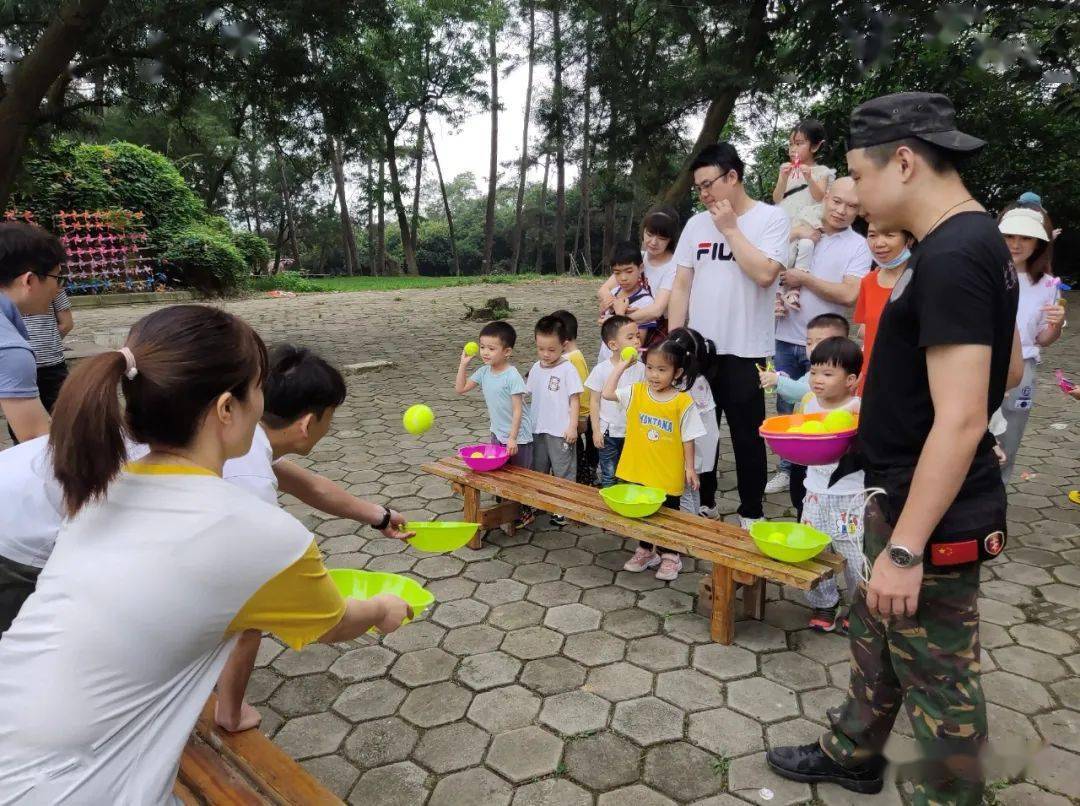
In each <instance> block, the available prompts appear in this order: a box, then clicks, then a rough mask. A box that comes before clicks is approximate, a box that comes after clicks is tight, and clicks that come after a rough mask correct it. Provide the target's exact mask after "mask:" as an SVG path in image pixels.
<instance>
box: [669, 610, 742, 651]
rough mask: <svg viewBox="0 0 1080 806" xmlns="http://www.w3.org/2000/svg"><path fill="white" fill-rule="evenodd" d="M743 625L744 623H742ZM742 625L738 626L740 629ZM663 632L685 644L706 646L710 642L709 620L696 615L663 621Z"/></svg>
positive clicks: (684, 614) (674, 617) (685, 615)
mask: <svg viewBox="0 0 1080 806" xmlns="http://www.w3.org/2000/svg"><path fill="white" fill-rule="evenodd" d="M744 623H745V622H744ZM741 627H742V625H740V629H741ZM663 629H664V632H665V633H666V634H667V635H670V636H671V637H672V638H674V639H675V640H677V641H682V642H683V643H686V644H708V643H711V642H712V636H711V635H710V634H709V620H708V619H706V618H704V617H703V616H699V615H698V614H697V613H680V614H679V615H677V616H672V617H671V618H666V619H664V623H663Z"/></svg>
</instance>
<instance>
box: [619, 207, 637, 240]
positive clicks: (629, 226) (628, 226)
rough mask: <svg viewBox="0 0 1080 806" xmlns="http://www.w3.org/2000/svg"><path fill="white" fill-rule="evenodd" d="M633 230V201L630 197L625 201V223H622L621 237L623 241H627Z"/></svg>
mask: <svg viewBox="0 0 1080 806" xmlns="http://www.w3.org/2000/svg"><path fill="white" fill-rule="evenodd" d="M633 232H634V201H633V199H631V200H630V201H628V202H627V203H626V223H625V224H624V225H623V231H622V238H623V240H624V241H629V240H630V237H631V235H632V234H633Z"/></svg>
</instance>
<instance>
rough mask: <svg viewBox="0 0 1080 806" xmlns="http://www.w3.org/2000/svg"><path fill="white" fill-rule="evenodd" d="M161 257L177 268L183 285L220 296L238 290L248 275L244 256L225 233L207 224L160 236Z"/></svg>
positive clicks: (188, 226)
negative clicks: (161, 242)
mask: <svg viewBox="0 0 1080 806" xmlns="http://www.w3.org/2000/svg"><path fill="white" fill-rule="evenodd" d="M162 240H163V241H164V249H163V251H162V257H163V258H164V259H165V260H167V261H168V262H170V263H172V264H174V265H175V266H177V267H179V268H180V270H181V271H182V272H183V279H184V281H185V282H186V283H187V284H189V285H191V286H193V287H195V288H197V289H199V290H202V291H207V292H216V293H221V292H225V291H228V290H230V289H233V288H236V287H237V286H239V285H240V284H241V283H242V282H243V280H244V278H245V276H246V273H247V264H246V263H245V261H244V255H243V254H242V253H241V252H240V250H239V249H237V248H236V245H235V244H234V243H233V242H232V238H231V237H230V235H229V234H227V233H222V232H220V231H219V230H218V229H217V228H215V227H213V226H212V225H210V224H188V225H185V226H182V227H180V228H178V229H175V230H167V231H165V232H163V233H162Z"/></svg>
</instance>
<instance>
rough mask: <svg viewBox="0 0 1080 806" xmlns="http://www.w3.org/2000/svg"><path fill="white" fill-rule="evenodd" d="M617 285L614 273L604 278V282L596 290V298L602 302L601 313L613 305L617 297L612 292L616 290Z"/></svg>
mask: <svg viewBox="0 0 1080 806" xmlns="http://www.w3.org/2000/svg"><path fill="white" fill-rule="evenodd" d="M616 285H617V283H616V282H615V275H614V274H612V275H610V276H609V277H608V278H607V279H606V280H604V284H603V285H602V286H600V287H599V288H598V289H597V290H596V299H597V300H598V301H599V303H600V313H603V312H604V311H606V310H607V309H608V308H610V307H611V305H612V303H613V302H615V297H614V295H613V294H612V292H613V291H614V290H615V286H616Z"/></svg>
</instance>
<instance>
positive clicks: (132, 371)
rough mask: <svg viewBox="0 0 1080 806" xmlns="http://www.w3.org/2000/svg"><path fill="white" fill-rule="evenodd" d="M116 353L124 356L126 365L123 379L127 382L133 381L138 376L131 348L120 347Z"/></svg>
mask: <svg viewBox="0 0 1080 806" xmlns="http://www.w3.org/2000/svg"><path fill="white" fill-rule="evenodd" d="M116 352H118V353H120V355H122V356H124V363H126V364H127V369H126V370H125V371H124V377H125V378H127V379H128V380H129V381H131V380H134V379H135V376H136V375H138V374H139V368H138V367H136V366H135V353H133V352H131V348H130V347H127V346H124V347H121V348H120V349H119V350H117V351H116Z"/></svg>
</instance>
